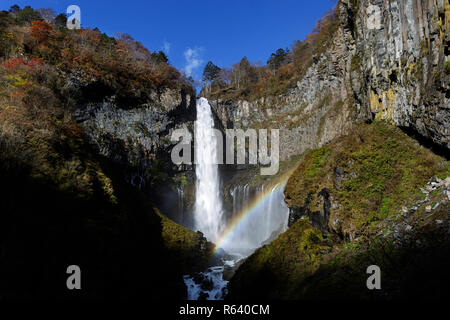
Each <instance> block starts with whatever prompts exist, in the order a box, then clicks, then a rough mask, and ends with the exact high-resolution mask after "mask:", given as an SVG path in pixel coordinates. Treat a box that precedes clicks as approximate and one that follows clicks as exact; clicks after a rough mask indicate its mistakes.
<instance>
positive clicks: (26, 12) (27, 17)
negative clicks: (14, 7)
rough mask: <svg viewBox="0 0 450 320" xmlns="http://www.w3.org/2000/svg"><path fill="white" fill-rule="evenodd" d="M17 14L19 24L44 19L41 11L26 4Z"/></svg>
mask: <svg viewBox="0 0 450 320" xmlns="http://www.w3.org/2000/svg"><path fill="white" fill-rule="evenodd" d="M15 15H16V22H17V23H18V24H19V25H23V24H24V23H31V21H35V20H42V17H41V15H40V13H39V12H37V11H36V10H34V9H33V8H31V7H30V6H26V7H25V8H23V9H22V10H20V11H18V12H17V13H16V14H15Z"/></svg>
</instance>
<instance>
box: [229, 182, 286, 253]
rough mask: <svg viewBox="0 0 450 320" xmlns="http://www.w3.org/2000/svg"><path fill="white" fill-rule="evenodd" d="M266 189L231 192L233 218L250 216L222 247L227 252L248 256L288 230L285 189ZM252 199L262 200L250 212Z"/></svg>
mask: <svg viewBox="0 0 450 320" xmlns="http://www.w3.org/2000/svg"><path fill="white" fill-rule="evenodd" d="M265 188H266V187H265V186H264V185H262V186H260V187H257V188H253V190H251V189H250V187H249V186H248V185H244V186H235V187H234V188H232V189H230V195H231V198H232V203H233V216H235V215H237V214H240V213H242V212H250V211H251V213H250V216H249V217H248V218H247V219H243V220H242V222H241V223H240V224H239V225H238V226H237V227H236V229H235V230H234V231H233V233H232V234H230V237H229V238H228V239H227V241H226V243H224V245H223V247H224V249H225V250H226V251H227V252H231V253H235V254H239V255H242V256H248V255H249V254H251V253H252V252H253V251H254V250H255V249H257V248H259V247H261V246H262V245H263V244H265V243H267V242H270V241H272V240H274V238H275V237H276V236H278V235H279V234H280V233H282V232H283V231H285V230H286V228H287V221H288V217H289V208H288V207H287V206H286V203H285V202H284V193H283V191H284V186H283V187H280V185H276V186H272V187H271V188H270V189H268V190H265ZM253 198H259V199H260V200H259V201H258V203H257V204H256V205H254V207H253V208H249V206H250V204H251V203H252V199H253Z"/></svg>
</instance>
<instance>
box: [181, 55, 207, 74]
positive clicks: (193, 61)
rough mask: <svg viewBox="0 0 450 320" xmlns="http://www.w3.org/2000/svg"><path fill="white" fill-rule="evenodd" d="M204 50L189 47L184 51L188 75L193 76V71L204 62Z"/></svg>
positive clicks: (185, 69) (185, 68)
mask: <svg viewBox="0 0 450 320" xmlns="http://www.w3.org/2000/svg"><path fill="white" fill-rule="evenodd" d="M202 51H203V49H202V48H194V49H192V48H187V50H186V51H185V52H184V58H185V59H186V63H187V64H186V66H185V67H184V71H185V72H186V75H188V76H192V72H193V71H194V69H197V68H198V67H200V65H201V64H202V63H203V60H202V59H201V53H202Z"/></svg>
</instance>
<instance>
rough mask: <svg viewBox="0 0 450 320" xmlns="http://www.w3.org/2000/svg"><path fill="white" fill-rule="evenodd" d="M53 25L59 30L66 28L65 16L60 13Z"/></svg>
mask: <svg viewBox="0 0 450 320" xmlns="http://www.w3.org/2000/svg"><path fill="white" fill-rule="evenodd" d="M55 25H56V26H57V27H58V28H59V29H62V28H66V27H67V16H66V15H65V14H64V13H60V14H58V15H57V16H56V18H55Z"/></svg>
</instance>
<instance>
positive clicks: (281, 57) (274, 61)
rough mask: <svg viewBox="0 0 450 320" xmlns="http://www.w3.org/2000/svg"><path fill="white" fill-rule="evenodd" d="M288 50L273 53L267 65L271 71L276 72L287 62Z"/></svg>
mask: <svg viewBox="0 0 450 320" xmlns="http://www.w3.org/2000/svg"><path fill="white" fill-rule="evenodd" d="M288 54H289V49H286V50H284V49H282V48H280V49H278V50H277V51H276V52H275V53H272V54H271V55H270V58H269V60H268V61H267V65H268V66H269V67H270V68H271V69H272V70H273V71H276V70H278V69H279V68H280V67H281V66H282V65H283V64H285V63H286V62H288V59H287V58H288Z"/></svg>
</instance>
